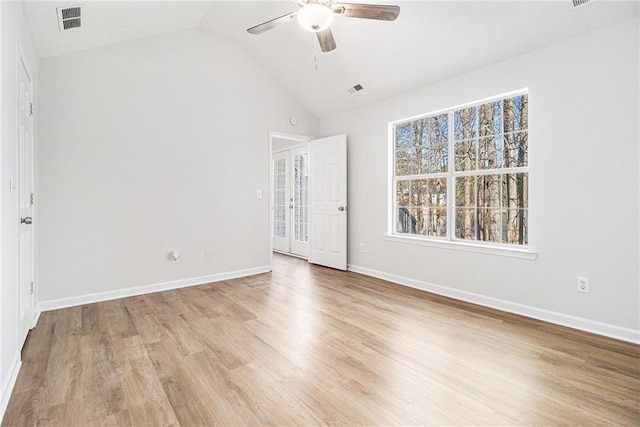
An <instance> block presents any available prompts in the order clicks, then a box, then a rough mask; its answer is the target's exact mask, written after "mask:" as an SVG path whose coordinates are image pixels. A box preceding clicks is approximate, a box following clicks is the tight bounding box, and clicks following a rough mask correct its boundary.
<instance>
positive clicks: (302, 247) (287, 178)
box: [272, 145, 309, 258]
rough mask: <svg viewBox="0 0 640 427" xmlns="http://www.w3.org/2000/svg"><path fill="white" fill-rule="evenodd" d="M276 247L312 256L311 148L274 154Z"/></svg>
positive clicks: (299, 148) (306, 256)
mask: <svg viewBox="0 0 640 427" xmlns="http://www.w3.org/2000/svg"><path fill="white" fill-rule="evenodd" d="M272 238H273V249H274V250H276V251H279V252H284V253H290V254H293V255H297V256H301V257H304V258H308V257H309V149H308V148H307V146H306V145H305V146H303V147H298V148H292V149H289V150H284V151H280V152H277V153H274V155H273V227H272Z"/></svg>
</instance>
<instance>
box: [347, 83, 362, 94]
mask: <svg viewBox="0 0 640 427" xmlns="http://www.w3.org/2000/svg"><path fill="white" fill-rule="evenodd" d="M362 89H364V88H363V87H362V85H361V84H357V85H354V86H353V87H350V88H349V89H347V90H348V91H349V93H356V92H360V91H361V90H362Z"/></svg>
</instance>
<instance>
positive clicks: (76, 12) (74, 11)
mask: <svg viewBox="0 0 640 427" xmlns="http://www.w3.org/2000/svg"><path fill="white" fill-rule="evenodd" d="M71 18H80V8H79V7H68V8H66V9H62V19H71Z"/></svg>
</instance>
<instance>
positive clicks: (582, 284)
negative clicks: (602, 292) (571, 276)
mask: <svg viewBox="0 0 640 427" xmlns="http://www.w3.org/2000/svg"><path fill="white" fill-rule="evenodd" d="M576 282H577V285H578V292H584V293H585V294H588V293H590V291H591V289H590V287H589V278H588V277H580V276H578V277H576Z"/></svg>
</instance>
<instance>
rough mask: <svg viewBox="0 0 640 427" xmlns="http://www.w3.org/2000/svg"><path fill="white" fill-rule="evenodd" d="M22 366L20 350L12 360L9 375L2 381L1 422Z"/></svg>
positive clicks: (0, 398) (0, 397)
mask: <svg viewBox="0 0 640 427" xmlns="http://www.w3.org/2000/svg"><path fill="white" fill-rule="evenodd" d="M21 366H22V361H21V360H20V352H18V353H17V354H16V355H15V357H14V358H13V360H12V361H11V369H9V375H8V376H7V378H6V379H5V381H3V382H2V389H0V393H1V394H0V423H1V422H2V418H3V417H4V413H5V412H6V411H7V406H8V405H9V399H11V393H12V392H13V387H14V386H15V385H16V381H17V380H18V373H19V372H20V367H21Z"/></svg>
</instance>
